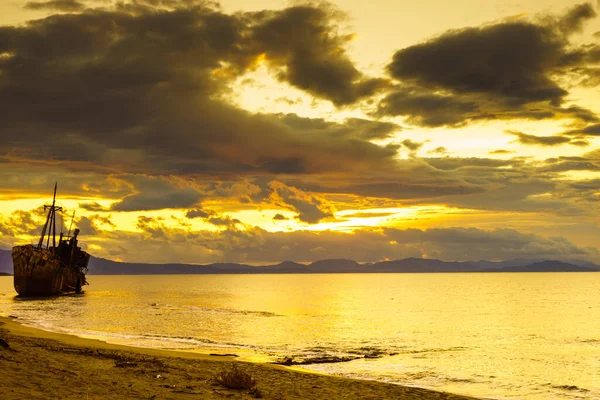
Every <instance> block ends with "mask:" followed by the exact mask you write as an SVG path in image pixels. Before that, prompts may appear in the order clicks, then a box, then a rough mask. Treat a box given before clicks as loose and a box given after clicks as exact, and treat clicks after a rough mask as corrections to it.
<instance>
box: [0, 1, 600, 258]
mask: <svg viewBox="0 0 600 400" xmlns="http://www.w3.org/2000/svg"><path fill="white" fill-rule="evenodd" d="M599 7H600V5H599V4H598V3H597V2H573V1H563V0H553V1H546V0H535V1H534V0H521V1H518V0H506V1H505V0H496V1H489V2H479V1H473V0H457V1H454V2H446V1H439V0H431V1H427V2H413V1H391V0H373V1H369V2H364V1H359V0H345V1H341V0H340V1H331V2H325V1H317V2H303V1H280V0H257V1H250V0H243V1H242V0H222V1H220V2H217V1H195V0H180V1H174V0H136V1H129V0H121V1H112V0H51V1H22V0H2V1H0V121H2V124H1V127H0V139H1V140H0V248H2V249H9V248H10V247H11V246H13V245H17V244H23V243H33V242H36V238H37V237H38V235H39V233H40V231H41V227H42V225H43V223H44V219H45V216H44V212H43V205H44V204H45V203H48V202H49V201H50V200H51V198H50V197H51V194H52V193H51V192H52V189H53V186H54V182H58V204H59V205H60V206H62V207H63V208H64V209H65V211H64V213H63V214H64V215H63V220H64V222H63V221H61V222H62V224H63V225H64V226H65V230H67V229H68V225H69V224H70V221H71V217H70V216H71V215H72V213H73V212H75V224H76V225H77V226H78V227H79V228H80V229H81V243H82V244H83V247H84V248H85V249H86V250H87V251H89V252H90V253H91V254H92V255H94V256H97V257H103V258H108V259H112V260H117V261H128V262H150V263H167V262H184V263H197V264H208V263H215V262H239V263H247V264H255V265H256V264H265V263H266V264H270V263H277V262H281V261H284V260H292V261H296V262H311V261H315V260H320V259H328V258H348V259H353V260H356V261H359V262H375V261H381V260H386V259H401V258H407V257H422V258H436V259H442V260H447V261H450V260H459V261H466V260H480V259H487V260H508V259H515V258H526V259H560V260H575V259H577V260H589V261H592V262H598V263H600V252H599V250H598V246H597V243H596V238H597V237H599V236H600V228H599V225H598V224H599V222H600V219H599V215H600V214H599V207H598V204H599V200H600V173H599V171H600V140H599V136H600V94H599V92H598V86H599V85H600V17H598V16H597V13H598V12H600V10H599ZM59 221H60V220H59Z"/></svg>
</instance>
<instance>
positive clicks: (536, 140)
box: [506, 131, 587, 146]
mask: <svg viewBox="0 0 600 400" xmlns="http://www.w3.org/2000/svg"><path fill="white" fill-rule="evenodd" d="M506 133H508V134H509V135H514V136H516V137H517V142H519V143H520V144H524V145H529V146H560V145H562V144H566V143H571V138H569V137H566V136H535V135H528V134H526V133H523V132H518V131H506ZM586 145H587V143H586Z"/></svg>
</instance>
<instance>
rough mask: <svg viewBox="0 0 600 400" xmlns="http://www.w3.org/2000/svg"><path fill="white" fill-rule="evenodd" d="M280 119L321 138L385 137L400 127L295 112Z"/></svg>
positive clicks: (386, 123)
mask: <svg viewBox="0 0 600 400" xmlns="http://www.w3.org/2000/svg"><path fill="white" fill-rule="evenodd" d="M279 117H280V118H281V121H282V122H283V123H285V124H286V125H287V126H289V127H290V128H292V129H294V130H299V131H302V132H303V133H304V134H311V135H316V136H319V137H321V138H323V139H326V138H329V139H331V140H335V139H355V140H374V139H386V138H389V137H391V136H392V135H393V134H394V133H396V132H400V131H401V130H402V128H401V127H400V126H399V125H397V124H394V123H392V122H385V121H374V120H368V119H363V118H347V119H346V120H344V121H343V122H341V123H336V122H330V121H326V120H325V119H323V118H305V117H300V116H298V115H297V114H283V115H279Z"/></svg>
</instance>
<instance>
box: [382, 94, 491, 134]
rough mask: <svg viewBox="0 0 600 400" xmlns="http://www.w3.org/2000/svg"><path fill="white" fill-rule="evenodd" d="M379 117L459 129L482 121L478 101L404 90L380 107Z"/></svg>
mask: <svg viewBox="0 0 600 400" xmlns="http://www.w3.org/2000/svg"><path fill="white" fill-rule="evenodd" d="M376 114H377V115H407V116H408V118H407V122H408V123H410V124H413V125H421V126H431V127H435V126H444V125H447V126H459V125H462V124H464V123H465V122H467V121H469V120H473V119H479V118H481V113H480V111H479V106H478V105H477V103H476V102H475V101H471V100H462V99H460V98H459V97H457V96H450V95H443V94H439V93H436V92H434V91H430V90H427V89H423V88H418V87H413V88H408V87H400V88H396V89H395V90H394V91H393V92H392V93H391V94H389V95H387V96H386V97H385V98H384V99H383V100H382V101H381V102H380V103H379V105H378V110H377V113H376Z"/></svg>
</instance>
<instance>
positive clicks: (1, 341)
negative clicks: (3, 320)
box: [0, 339, 10, 349]
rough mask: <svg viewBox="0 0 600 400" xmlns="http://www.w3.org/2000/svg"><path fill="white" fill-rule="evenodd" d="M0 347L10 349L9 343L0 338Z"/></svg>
mask: <svg viewBox="0 0 600 400" xmlns="http://www.w3.org/2000/svg"><path fill="white" fill-rule="evenodd" d="M0 347H4V348H5V349H10V345H9V344H8V342H7V341H6V340H4V339H0Z"/></svg>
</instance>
